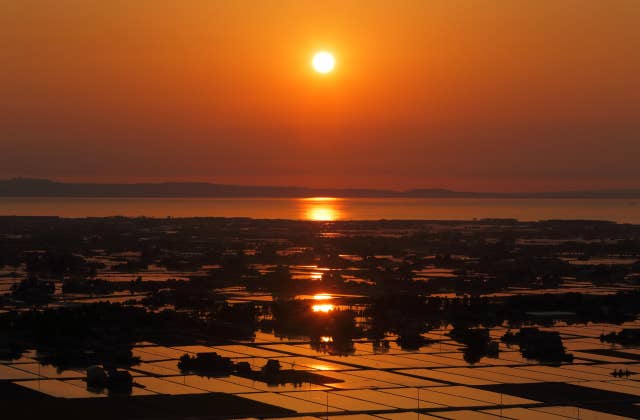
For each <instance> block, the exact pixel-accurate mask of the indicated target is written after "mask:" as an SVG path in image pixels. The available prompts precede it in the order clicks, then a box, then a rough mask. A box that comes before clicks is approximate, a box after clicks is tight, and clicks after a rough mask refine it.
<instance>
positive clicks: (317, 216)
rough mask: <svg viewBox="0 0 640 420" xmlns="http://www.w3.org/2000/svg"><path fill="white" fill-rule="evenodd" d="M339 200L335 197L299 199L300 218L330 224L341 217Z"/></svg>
mask: <svg viewBox="0 0 640 420" xmlns="http://www.w3.org/2000/svg"><path fill="white" fill-rule="evenodd" d="M339 201H340V199H338V198H335V197H308V198H301V199H300V203H301V207H302V217H303V218H304V219H306V220H313V221H317V222H331V221H334V220H338V219H340V218H342V217H343V214H342V212H341V210H340V206H339Z"/></svg>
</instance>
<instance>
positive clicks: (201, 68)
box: [0, 0, 640, 190]
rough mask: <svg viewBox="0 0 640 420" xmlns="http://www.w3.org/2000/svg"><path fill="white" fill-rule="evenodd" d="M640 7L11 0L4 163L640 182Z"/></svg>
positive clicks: (122, 176)
mask: <svg viewBox="0 0 640 420" xmlns="http://www.w3.org/2000/svg"><path fill="white" fill-rule="evenodd" d="M638 22H640V1H638V0H607V1H602V0H529V1H528V0H512V1H509V0H441V1H437V0H413V1H410V0H406V1H401V0H394V1H373V0H363V1H347V0H338V1H321V2H319V1H301V0H291V1H276V0H273V1H255V0H246V1H243V0H229V1H212V0H103V1H98V0H93V1H89V0H20V1H2V2H0V177H10V176H32V177H49V178H54V179H59V180H75V181H79V180H86V181H158V180H205V181H212V182H224V183H242V184H284V185H308V186H326V187H333V186H338V187H344V186H361V187H392V188H409V187H448V188H455V189H470V190H549V189H572V188H590V187H594V188H601V187H640V25H639V24H638ZM322 49H324V50H329V51H331V52H333V53H334V55H335V57H336V60H337V66H336V69H335V71H334V72H333V73H331V74H329V75H325V76H321V75H318V74H315V73H314V72H313V70H312V69H311V67H310V61H311V57H312V55H313V53H314V52H315V51H318V50H322Z"/></svg>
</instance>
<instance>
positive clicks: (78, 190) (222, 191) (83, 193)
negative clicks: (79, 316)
mask: <svg viewBox="0 0 640 420" xmlns="http://www.w3.org/2000/svg"><path fill="white" fill-rule="evenodd" d="M0 196H4V197H323V196H324V197H327V196H330V197H404V198H629V199H635V198H640V189H624V190H585V191H559V192H538V193H493V192H464V191H451V190H446V189H436V188H434V189H412V190H406V191H393V190H380V189H335V188H305V187H275V186H251V185H225V184H211V183H206V182H163V183H139V184H101V183H67V182H56V181H51V180H48V179H32V178H14V179H7V180H0Z"/></svg>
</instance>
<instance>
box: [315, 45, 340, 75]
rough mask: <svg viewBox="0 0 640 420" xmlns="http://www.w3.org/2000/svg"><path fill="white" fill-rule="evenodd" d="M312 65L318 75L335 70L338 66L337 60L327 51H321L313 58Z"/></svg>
mask: <svg viewBox="0 0 640 420" xmlns="http://www.w3.org/2000/svg"><path fill="white" fill-rule="evenodd" d="M311 65H312V66H313V69H314V70H315V71H317V72H318V73H322V74H326V73H329V72H330V71H331V70H333V68H334V67H335V65H336V60H335V58H333V55H331V53H329V52H327V51H320V52H317V53H316V54H315V55H314V56H313V60H312V61H311Z"/></svg>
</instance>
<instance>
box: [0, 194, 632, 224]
mask: <svg viewBox="0 0 640 420" xmlns="http://www.w3.org/2000/svg"><path fill="white" fill-rule="evenodd" d="M0 215H3V216H8V215H12V216H13V215H17V216H59V217H69V218H72V217H73V218H76V217H109V216H128V217H157V218H164V217H250V218H255V219H291V220H315V221H325V222H326V221H335V220H381V219H388V220H391V219H403V220H473V219H486V218H509V219H518V220H521V221H538V220H550V219H570V220H606V221H613V222H618V223H633V224H640V200H636V199H560V198H554V199H537V198H536V199H533V198H531V199H528V198H518V199H512V198H504V199H488V198H478V199H476V198H334V197H308V198H128V197H127V198H120V197H118V198H68V197H0Z"/></svg>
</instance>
